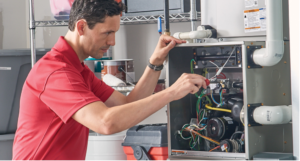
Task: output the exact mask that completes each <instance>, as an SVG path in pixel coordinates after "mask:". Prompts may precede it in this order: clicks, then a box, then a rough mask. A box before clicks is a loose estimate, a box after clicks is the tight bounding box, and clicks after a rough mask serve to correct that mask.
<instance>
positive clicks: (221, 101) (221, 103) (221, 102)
mask: <svg viewBox="0 0 300 161" xmlns="http://www.w3.org/2000/svg"><path fill="white" fill-rule="evenodd" d="M222 93H223V92H222V89H221V90H220V106H222V105H223V99H222Z"/></svg>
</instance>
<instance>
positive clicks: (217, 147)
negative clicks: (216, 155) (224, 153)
mask: <svg viewBox="0 0 300 161" xmlns="http://www.w3.org/2000/svg"><path fill="white" fill-rule="evenodd" d="M219 148H221V146H216V147H214V148H213V149H210V151H209V152H212V151H214V150H216V149H219Z"/></svg>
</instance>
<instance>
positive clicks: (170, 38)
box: [162, 35, 186, 45]
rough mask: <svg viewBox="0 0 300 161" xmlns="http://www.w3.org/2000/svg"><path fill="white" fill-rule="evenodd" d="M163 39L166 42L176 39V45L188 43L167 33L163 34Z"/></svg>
mask: <svg viewBox="0 0 300 161" xmlns="http://www.w3.org/2000/svg"><path fill="white" fill-rule="evenodd" d="M162 40H163V42H164V43H166V44H168V43H170V42H171V41H175V45H176V44H182V43H186V41H185V40H179V39H176V38H174V37H172V36H167V35H163V37H162Z"/></svg>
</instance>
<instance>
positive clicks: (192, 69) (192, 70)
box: [191, 59, 196, 74]
mask: <svg viewBox="0 0 300 161" xmlns="http://www.w3.org/2000/svg"><path fill="white" fill-rule="evenodd" d="M193 62H196V61H195V60H194V59H192V60H191V73H192V74H194V68H193Z"/></svg>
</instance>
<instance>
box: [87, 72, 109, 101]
mask: <svg viewBox="0 0 300 161" xmlns="http://www.w3.org/2000/svg"><path fill="white" fill-rule="evenodd" d="M91 75H93V78H92V91H93V93H94V94H95V95H96V96H97V97H98V98H100V99H101V101H102V102H105V101H106V100H107V99H108V98H109V97H110V96H111V95H112V93H113V92H114V89H113V88H112V87H110V86H108V85H107V84H105V83H104V82H103V81H102V80H100V79H98V78H97V77H96V76H95V74H94V73H93V72H92V71H91Z"/></svg>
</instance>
